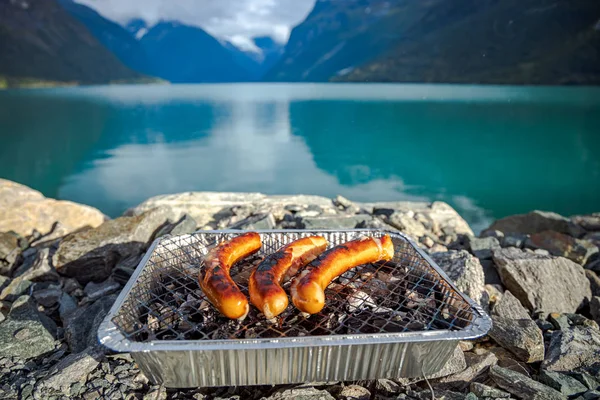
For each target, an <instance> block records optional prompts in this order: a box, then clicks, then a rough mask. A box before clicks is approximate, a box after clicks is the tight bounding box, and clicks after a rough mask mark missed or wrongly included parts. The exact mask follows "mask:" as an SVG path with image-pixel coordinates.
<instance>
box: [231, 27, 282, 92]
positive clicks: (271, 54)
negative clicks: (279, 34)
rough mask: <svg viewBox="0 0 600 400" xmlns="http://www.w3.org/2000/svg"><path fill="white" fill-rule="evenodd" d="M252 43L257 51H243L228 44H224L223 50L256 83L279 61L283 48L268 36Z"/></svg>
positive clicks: (255, 39)
mask: <svg viewBox="0 0 600 400" xmlns="http://www.w3.org/2000/svg"><path fill="white" fill-rule="evenodd" d="M252 41H253V42H254V45H255V46H256V48H257V50H258V51H252V50H246V51H244V50H242V49H240V48H239V47H237V46H236V45H234V44H232V43H230V42H226V43H225V48H226V49H227V50H229V51H230V52H231V54H232V55H233V58H234V60H235V62H236V63H237V64H238V65H240V66H241V67H242V68H244V69H245V70H246V71H248V73H249V74H250V76H251V80H254V81H258V80H261V79H262V78H263V76H264V75H265V74H266V73H267V71H269V70H270V69H271V68H272V67H273V65H275V63H276V62H277V61H279V59H280V58H281V55H282V54H283V49H284V46H283V45H282V44H280V43H278V42H276V41H275V40H273V38H271V37H270V36H260V37H256V38H254V39H252Z"/></svg>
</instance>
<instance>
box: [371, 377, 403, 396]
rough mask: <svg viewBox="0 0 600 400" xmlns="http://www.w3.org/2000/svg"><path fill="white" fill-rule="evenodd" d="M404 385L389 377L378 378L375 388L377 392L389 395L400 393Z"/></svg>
mask: <svg viewBox="0 0 600 400" xmlns="http://www.w3.org/2000/svg"><path fill="white" fill-rule="evenodd" d="M401 389H402V387H401V386H400V385H398V384H397V383H396V382H394V381H392V380H389V379H377V381H376V382H375V390H376V391H377V393H380V394H384V395H387V396H390V395H394V394H396V393H400V390H401Z"/></svg>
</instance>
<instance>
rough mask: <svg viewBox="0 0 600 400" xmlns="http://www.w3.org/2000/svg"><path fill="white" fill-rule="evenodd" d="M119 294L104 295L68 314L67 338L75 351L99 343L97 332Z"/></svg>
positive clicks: (77, 351) (65, 321)
mask: <svg viewBox="0 0 600 400" xmlns="http://www.w3.org/2000/svg"><path fill="white" fill-rule="evenodd" d="M116 298H117V296H116V295H111V296H107V297H103V298H101V299H99V300H96V302H94V303H92V304H90V305H87V306H84V307H80V308H78V309H76V310H74V311H73V312H71V313H69V314H67V315H66V316H65V319H64V320H63V326H64V328H65V339H66V341H67V343H68V344H69V348H70V349H71V351H72V352H73V353H79V352H81V351H83V350H85V349H86V348H88V347H93V346H96V345H97V344H98V340H97V338H96V334H97V331H98V327H99V326H100V323H101V322H102V320H103V319H104V317H105V316H106V314H108V311H109V310H110V307H111V306H112V305H113V303H114V302H115V300H116Z"/></svg>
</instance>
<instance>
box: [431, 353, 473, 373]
mask: <svg viewBox="0 0 600 400" xmlns="http://www.w3.org/2000/svg"><path fill="white" fill-rule="evenodd" d="M466 368H467V361H466V359H465V353H463V352H462V350H461V349H460V346H456V348H455V349H454V353H452V356H450V359H448V361H446V364H445V365H444V366H443V367H442V369H441V370H439V371H438V372H436V373H435V374H433V375H431V376H429V377H428V378H430V379H437V378H443V377H445V376H448V375H453V374H456V373H459V372H462V371H464V370H465V369H466Z"/></svg>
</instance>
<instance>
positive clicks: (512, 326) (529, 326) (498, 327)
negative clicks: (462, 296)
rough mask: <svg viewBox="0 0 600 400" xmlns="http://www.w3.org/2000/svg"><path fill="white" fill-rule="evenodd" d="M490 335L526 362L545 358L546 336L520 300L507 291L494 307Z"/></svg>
mask: <svg viewBox="0 0 600 400" xmlns="http://www.w3.org/2000/svg"><path fill="white" fill-rule="evenodd" d="M492 321H493V324H492V329H491V330H490V332H489V335H490V337H491V338H492V339H494V341H495V342H496V343H498V344H499V345H500V346H502V347H504V348H505V349H507V350H509V351H510V352H512V353H513V354H514V355H515V356H516V357H517V359H518V360H520V361H524V362H526V363H532V362H537V361H542V360H543V359H544V336H543V334H542V330H541V329H540V328H539V327H538V326H537V324H536V323H535V322H534V321H533V319H531V317H530V316H529V313H528V312H527V310H526V309H525V308H524V307H523V306H522V305H521V303H520V302H519V300H518V299H517V298H516V297H514V296H513V295H512V293H511V292H509V291H506V292H505V293H504V295H503V296H502V298H501V299H500V300H499V301H498V302H497V303H496V304H495V306H494V308H493V309H492Z"/></svg>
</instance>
